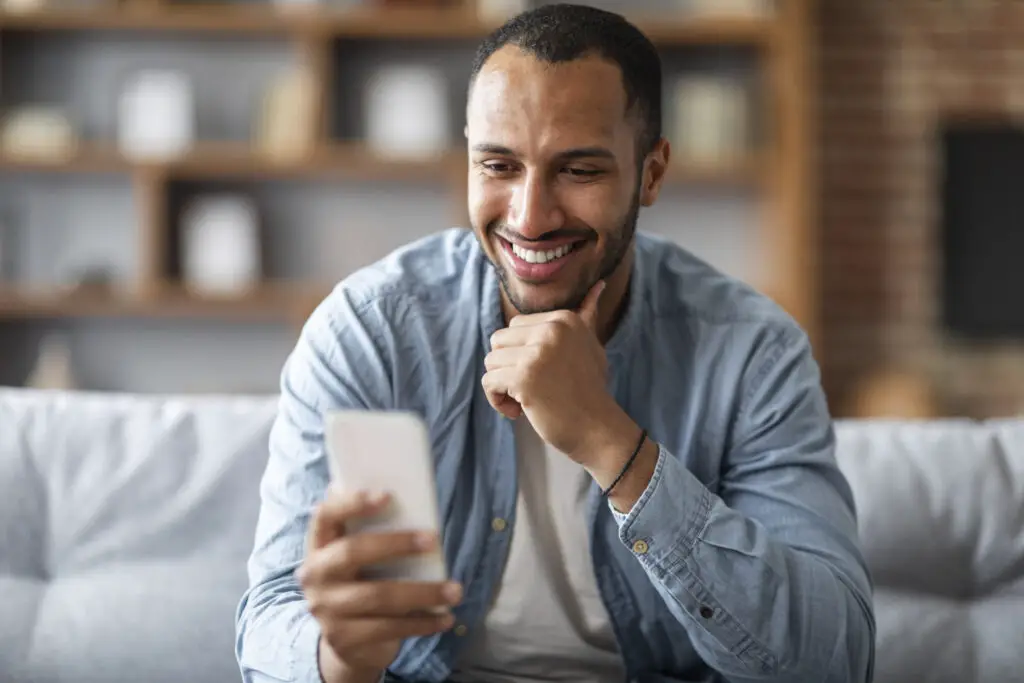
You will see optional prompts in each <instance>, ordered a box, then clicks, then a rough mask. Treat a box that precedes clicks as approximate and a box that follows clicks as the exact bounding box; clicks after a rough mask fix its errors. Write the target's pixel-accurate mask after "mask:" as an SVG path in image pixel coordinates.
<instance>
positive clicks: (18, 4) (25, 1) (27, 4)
mask: <svg viewBox="0 0 1024 683" xmlns="http://www.w3.org/2000/svg"><path fill="white" fill-rule="evenodd" d="M48 4H49V3H48V2H47V1H46V0H0V9H2V10H3V11H4V12H10V13H11V14H19V13H22V12H38V11H39V10H41V9H45V8H46V6H47V5H48Z"/></svg>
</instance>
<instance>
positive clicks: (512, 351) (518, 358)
mask: <svg viewBox="0 0 1024 683" xmlns="http://www.w3.org/2000/svg"><path fill="white" fill-rule="evenodd" d="M531 353H534V352H533V351H531V350H530V348H529V347H527V346H510V347H501V348H498V349H495V350H494V351H491V352H490V353H488V354H487V355H486V356H484V367H485V368H486V369H487V370H488V371H491V370H497V369H498V368H509V367H515V366H516V365H519V364H520V363H522V362H523V361H524V360H526V359H527V358H529V356H530V354H531Z"/></svg>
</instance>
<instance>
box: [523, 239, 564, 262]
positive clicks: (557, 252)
mask: <svg viewBox="0 0 1024 683" xmlns="http://www.w3.org/2000/svg"><path fill="white" fill-rule="evenodd" d="M510 244H511V245H512V253H513V254H515V255H516V256H517V257H519V258H520V259H522V260H523V261H526V262H527V263H548V262H549V261H555V260H557V259H560V258H563V257H565V256H567V255H568V254H569V252H570V251H572V250H573V248H574V247H575V244H573V243H570V244H563V245H561V246H559V247H555V248H554V249H540V250H538V249H527V248H526V247H521V246H519V245H518V244H516V243H515V242H510Z"/></svg>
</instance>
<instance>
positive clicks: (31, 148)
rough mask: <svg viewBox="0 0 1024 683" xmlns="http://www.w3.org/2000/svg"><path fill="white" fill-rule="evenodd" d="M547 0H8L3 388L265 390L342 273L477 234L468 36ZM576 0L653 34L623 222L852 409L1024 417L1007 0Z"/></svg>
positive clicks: (1, 36)
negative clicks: (794, 335)
mask: <svg viewBox="0 0 1024 683" xmlns="http://www.w3.org/2000/svg"><path fill="white" fill-rule="evenodd" d="M538 4H547V3H540V2H536V1H533V0H447V1H446V0H421V1H417V0H225V1H224V2H222V3H218V4H207V3H203V4H198V3H196V2H193V1H191V0H120V1H119V2H108V1H106V0H0V107H2V113H3V119H2V126H0V384H4V385H15V386H21V385H30V386H53V387H73V388H79V389H85V390H92V391H129V392H142V393H154V392H186V393H192V392H197V393H265V392H273V391H276V390H277V381H278V375H279V372H280V369H281V364H282V363H283V361H284V359H285V356H286V355H287V353H288V352H289V350H290V349H291V347H292V345H293V344H294V342H295V339H296V336H297V334H298V332H299V330H300V328H301V325H302V323H303V321H304V320H305V319H306V317H307V316H308V315H309V313H310V312H311V311H312V309H313V307H314V306H315V305H316V304H317V303H318V302H319V301H320V300H321V299H322V298H323V296H324V295H325V294H326V293H327V292H328V291H329V290H330V288H331V287H332V286H333V285H334V284H335V283H337V282H338V281H339V280H341V279H342V278H344V277H345V276H346V275H348V274H349V273H351V272H352V271H353V270H355V269H357V268H359V267H361V266H363V265H366V264H369V263H370V262H372V261H374V260H376V259H378V258H380V257H382V256H384V255H385V254H386V253H388V252H389V251H391V250H392V249H394V248H396V247H398V246H400V245H402V244H405V243H408V242H410V241H412V240H415V239H417V238H420V237H424V236H426V235H428V234H431V233H435V232H437V231H439V230H443V229H445V228H448V227H450V226H463V227H464V226H467V222H466V215H465V179H466V173H467V168H466V151H465V146H464V139H463V137H462V127H463V124H464V105H465V97H466V85H467V78H468V75H469V70H470V67H471V60H472V55H473V51H474V49H475V47H476V44H477V43H478V42H479V40H480V39H481V38H482V37H483V36H485V35H486V33H487V32H488V31H489V30H491V29H493V28H494V27H496V26H498V25H499V24H500V23H501V22H502V21H503V20H504V19H505V18H507V17H508V16H511V15H512V14H515V13H516V12H518V11H522V10H523V9H526V8H529V7H532V6H536V5H538ZM585 4H590V5H595V6H598V7H604V8H607V9H612V10H615V11H619V12H622V13H623V14H625V15H626V16H628V17H629V18H631V19H633V20H635V21H636V22H637V24H638V25H639V26H640V27H641V28H642V29H643V30H644V31H645V32H647V33H648V35H650V36H651V38H652V39H653V40H654V41H655V42H656V44H657V45H658V47H659V49H660V50H661V52H662V54H663V57H664V65H665V72H664V77H665V107H664V127H665V134H666V135H667V136H668V137H669V139H670V140H671V141H672V143H673V158H674V163H673V168H672V170H671V171H670V175H669V178H668V186H667V187H666V189H665V191H664V192H663V193H662V195H661V198H660V199H659V201H658V204H657V205H656V206H655V207H652V208H650V209H647V210H645V211H644V212H642V213H641V223H640V229H641V230H645V231H648V232H652V233H657V234H662V235H666V236H668V237H670V238H672V239H673V240H675V241H677V242H679V243H680V244H682V245H683V246H685V247H687V248H689V249H691V250H692V251H694V252H695V253H697V254H698V255H700V256H702V257H703V258H705V259H707V260H708V261H710V262H711V263H713V264H715V265H717V266H719V267H720V268H722V269H723V270H725V271H726V272H729V273H731V274H734V275H736V276H737V277H740V278H742V279H744V280H746V281H748V282H750V283H751V284H752V285H754V286H755V287H757V288H759V289H761V290H762V291H764V292H765V293H767V294H769V295H770V296H772V297H774V298H775V299H776V300H778V301H779V302H780V303H781V304H782V305H783V306H784V307H786V308H787V310H789V311H790V312H792V314H793V315H794V316H795V317H796V318H797V320H798V321H799V322H800V323H801V324H802V325H803V326H804V327H805V328H806V329H807V330H808V332H809V333H810V335H811V338H812V340H813V343H814V347H815V351H816V354H817V356H818V358H819V361H820V363H821V365H822V370H823V379H824V383H825V386H826V389H827V392H828V395H829V399H830V402H831V404H832V407H833V411H834V413H835V414H836V415H837V416H868V415H902V416H942V415H958V416H963V415H965V416H971V417H991V416H1003V415H1012V414H1018V413H1020V412H1022V410H1024V344H1022V341H1024V304H1022V303H1021V295H1022V294H1024V268H1022V267H1021V266H1020V265H1019V263H1018V261H1019V259H1020V256H1021V255H1022V254H1024V230H1022V229H1021V227H1020V225H1019V224H1018V221H1019V219H1020V217H1022V216H1024V192H1022V191H1020V187H1019V186H1020V183H1021V179H1024V133H1022V129H1021V128H1020V122H1021V121H1022V120H1024V47H1022V46H1024V40H1022V39H1024V7H1022V6H1021V3H1014V2H981V1H978V2H971V1H966V0H965V1H954V0H887V1H882V0H856V1H854V0H817V1H812V0H775V1H772V0H631V1H629V2H627V1H626V0H617V1H615V0H603V1H602V0H595V1H590V2H586V3H585ZM1018 202H1020V203H1021V206H1017V203H1018Z"/></svg>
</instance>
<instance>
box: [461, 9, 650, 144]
mask: <svg viewBox="0 0 1024 683" xmlns="http://www.w3.org/2000/svg"><path fill="white" fill-rule="evenodd" d="M505 45H515V46H517V47H519V48H520V49H521V50H523V51H525V52H527V53H528V54H530V55H533V56H534V57H536V58H537V59H539V60H541V61H544V62H548V63H552V64H554V63H557V62H569V61H572V60H574V59H579V58H581V57H585V56H587V55H589V54H596V55H599V56H600V57H602V58H604V59H607V60H609V61H611V62H614V63H615V64H616V65H617V66H618V67H619V70H620V71H621V72H622V85H623V88H624V90H625V92H626V107H627V111H635V112H636V113H637V114H638V116H639V118H640V122H641V130H640V131H639V139H638V143H639V145H640V150H641V152H642V155H646V154H647V153H648V152H650V151H651V150H652V149H653V148H654V145H655V144H657V142H658V140H659V139H660V138H661V83H662V80H661V57H660V56H659V54H658V51H657V48H655V47H654V44H653V43H652V42H651V41H650V39H649V38H648V37H647V36H645V35H644V34H643V32H642V31H640V29H638V28H637V27H636V26H634V25H633V24H631V23H630V22H629V21H627V20H626V19H625V17H623V16H622V15H620V14H616V13H614V12H609V11H607V10H602V9H598V8H596V7H588V6H586V5H572V4H561V3H560V4H553V5H543V6H541V7H538V8H536V9H532V10H527V11H526V12H523V13H522V14H519V15H517V16H515V17H513V18H511V19H509V20H508V21H507V22H506V23H505V24H504V25H502V26H501V27H499V28H498V29H496V30H495V31H494V32H493V33H491V34H490V35H489V36H487V38H485V39H484V41H483V42H482V43H481V44H480V46H479V47H478V48H477V51H476V56H475V58H474V59H473V71H472V73H471V75H470V79H469V87H470V90H472V87H473V82H474V81H475V80H476V77H477V75H478V74H479V73H480V70H481V69H482V68H483V66H484V64H486V62H487V60H488V59H490V57H491V55H493V54H494V53H495V52H497V51H498V50H500V49H501V48H502V47H504V46H505ZM634 107H635V109H634Z"/></svg>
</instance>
